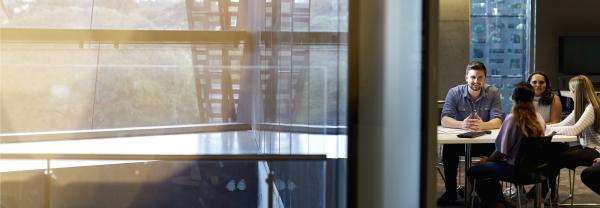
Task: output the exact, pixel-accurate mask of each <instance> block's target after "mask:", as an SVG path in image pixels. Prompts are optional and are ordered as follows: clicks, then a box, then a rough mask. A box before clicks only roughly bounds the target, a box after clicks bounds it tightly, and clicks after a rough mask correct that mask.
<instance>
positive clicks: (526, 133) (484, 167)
mask: <svg viewBox="0 0 600 208" xmlns="http://www.w3.org/2000/svg"><path fill="white" fill-rule="evenodd" d="M533 97H534V90H533V87H531V85H529V84H527V83H519V84H517V85H516V86H515V89H514V90H513V94H512V100H513V102H514V104H513V108H512V114H509V115H508V116H507V117H506V118H505V119H504V122H503V123H502V127H501V128H500V133H499V134H498V137H496V150H495V151H494V153H492V155H490V157H489V158H482V163H481V164H479V165H476V166H473V167H471V168H470V169H469V170H468V171H467V176H468V177H469V180H470V181H471V183H472V184H473V180H474V179H478V180H477V183H476V187H475V191H476V192H477V193H478V194H479V196H480V198H481V200H482V202H483V203H484V205H485V207H504V205H505V201H504V196H503V195H502V187H501V185H500V182H499V180H503V179H510V178H514V177H515V167H514V160H515V157H516V156H517V152H518V150H519V147H518V145H519V144H520V143H521V139H523V138H525V137H536V136H543V135H544V126H545V122H544V119H543V118H542V116H541V115H540V114H539V113H537V112H535V107H534V106H533ZM479 179H486V180H479Z"/></svg>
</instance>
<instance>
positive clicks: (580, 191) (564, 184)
mask: <svg viewBox="0 0 600 208" xmlns="http://www.w3.org/2000/svg"><path fill="white" fill-rule="evenodd" d="M460 168H461V171H462V170H464V168H463V167H460ZM584 168H585V167H579V168H577V169H576V176H575V178H576V179H575V201H574V203H575V204H590V203H597V204H600V196H598V195H597V194H596V193H594V192H593V191H592V190H590V189H589V188H588V187H587V186H585V185H584V184H583V183H581V180H580V178H579V177H580V175H581V171H582V170H583V169H584ZM462 174H463V173H460V176H459V177H460V178H461V179H460V180H459V183H463V182H464V180H463V179H462V177H464V176H463V175H462ZM436 175H437V195H438V197H439V196H441V195H442V194H443V193H444V191H445V189H444V181H442V178H441V177H440V175H439V174H436ZM568 180H569V174H568V169H562V170H561V173H560V186H559V196H560V199H561V200H562V199H565V198H566V197H567V196H569V182H568ZM527 190H529V187H527ZM565 203H570V201H566V202H565ZM528 206H529V207H532V206H533V204H532V203H531V202H530V203H529V204H528ZM448 207H464V203H463V200H462V199H460V200H459V201H458V203H457V205H455V206H448ZM577 207H600V205H595V206H592V205H582V206H577Z"/></svg>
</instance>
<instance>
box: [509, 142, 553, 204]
mask: <svg viewBox="0 0 600 208" xmlns="http://www.w3.org/2000/svg"><path fill="white" fill-rule="evenodd" d="M551 141H552V135H550V136H543V137H529V138H523V139H522V140H521V144H520V147H519V151H518V152H517V156H516V158H515V167H516V168H517V176H516V177H515V178H511V179H507V180H505V181H507V182H510V183H513V184H515V185H516V186H517V190H521V189H523V186H524V185H530V184H535V189H536V197H535V204H534V207H541V206H543V201H542V183H543V182H544V181H546V180H547V178H546V176H544V170H545V168H546V167H547V166H548V164H547V163H546V158H548V157H547V156H546V155H545V154H544V152H546V151H544V149H546V147H547V146H548V145H550V142H551ZM532 153H533V154H532ZM520 194H521V192H520V191H517V195H518V199H519V207H520V206H521V196H520Z"/></svg>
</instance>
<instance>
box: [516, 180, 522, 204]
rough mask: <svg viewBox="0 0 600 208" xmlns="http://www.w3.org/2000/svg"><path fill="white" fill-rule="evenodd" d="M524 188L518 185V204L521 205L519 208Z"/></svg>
mask: <svg viewBox="0 0 600 208" xmlns="http://www.w3.org/2000/svg"><path fill="white" fill-rule="evenodd" d="M522 188H523V186H522V185H517V202H518V203H519V205H518V206H519V208H521V191H520V190H521V189H522Z"/></svg>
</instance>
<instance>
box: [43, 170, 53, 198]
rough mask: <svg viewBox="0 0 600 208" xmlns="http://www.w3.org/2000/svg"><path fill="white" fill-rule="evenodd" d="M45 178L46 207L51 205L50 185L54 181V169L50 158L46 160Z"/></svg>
mask: <svg viewBox="0 0 600 208" xmlns="http://www.w3.org/2000/svg"><path fill="white" fill-rule="evenodd" d="M44 180H45V187H44V192H45V195H46V196H45V198H44V207H46V208H49V207H50V197H51V196H50V189H51V188H50V185H51V183H52V171H51V170H50V159H47V160H46V172H45V175H44Z"/></svg>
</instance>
